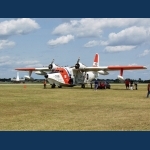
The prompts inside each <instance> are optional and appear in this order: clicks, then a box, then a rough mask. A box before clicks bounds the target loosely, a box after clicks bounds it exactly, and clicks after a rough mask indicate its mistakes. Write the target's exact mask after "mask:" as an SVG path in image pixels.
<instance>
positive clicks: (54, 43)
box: [48, 35, 74, 46]
mask: <svg viewBox="0 0 150 150" xmlns="http://www.w3.org/2000/svg"><path fill="white" fill-rule="evenodd" d="M73 39H74V36H72V35H66V36H61V37H59V38H57V39H56V40H53V39H52V40H49V41H48V45H50V46H57V45H60V44H67V43H68V42H70V41H71V40H73Z"/></svg>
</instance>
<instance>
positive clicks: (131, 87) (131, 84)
mask: <svg viewBox="0 0 150 150" xmlns="http://www.w3.org/2000/svg"><path fill="white" fill-rule="evenodd" d="M130 90H133V81H132V80H130Z"/></svg>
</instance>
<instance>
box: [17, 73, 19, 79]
mask: <svg viewBox="0 0 150 150" xmlns="http://www.w3.org/2000/svg"><path fill="white" fill-rule="evenodd" d="M16 80H19V72H17V78H16Z"/></svg>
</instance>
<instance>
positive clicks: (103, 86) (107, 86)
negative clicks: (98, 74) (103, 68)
mask: <svg viewBox="0 0 150 150" xmlns="http://www.w3.org/2000/svg"><path fill="white" fill-rule="evenodd" d="M98 89H110V84H109V82H107V81H100V82H99V85H98Z"/></svg>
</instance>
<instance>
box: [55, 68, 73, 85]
mask: <svg viewBox="0 0 150 150" xmlns="http://www.w3.org/2000/svg"><path fill="white" fill-rule="evenodd" d="M55 71H56V72H59V73H60V74H61V76H62V78H63V80H64V82H65V84H69V81H70V76H69V75H68V72H67V71H66V69H65V68H57V69H55Z"/></svg>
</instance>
